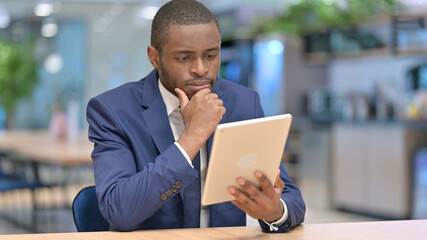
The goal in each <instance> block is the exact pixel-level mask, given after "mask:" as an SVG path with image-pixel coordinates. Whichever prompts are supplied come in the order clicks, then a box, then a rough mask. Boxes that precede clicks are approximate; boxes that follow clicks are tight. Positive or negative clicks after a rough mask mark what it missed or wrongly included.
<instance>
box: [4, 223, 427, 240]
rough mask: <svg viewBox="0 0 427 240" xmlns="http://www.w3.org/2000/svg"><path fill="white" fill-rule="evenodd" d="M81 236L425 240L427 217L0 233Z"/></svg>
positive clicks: (36, 238)
mask: <svg viewBox="0 0 427 240" xmlns="http://www.w3.org/2000/svg"><path fill="white" fill-rule="evenodd" d="M3 239H4V240H6V239H8V240H19V239H32V240H48V239H52V240H57V239H62V240H67V239H70V240H80V239H81V240H83V239H90V240H96V239H103V240H108V239H120V240H128V239H129V240H130V239H132V240H133V239H144V240H150V239H184V240H185V239H194V240H200V239H222V240H226V239H230V240H231V239H241V240H243V239H281V240H286V239H328V240H333V239H337V240H343V239H344V240H346V239H355V240H356V239H357V240H360V239H363V240H364V239H375V240H376V239H387V240H394V239H427V220H408V221H383V222H359V223H327V224H307V225H302V226H299V227H296V228H294V229H292V230H291V231H289V232H287V233H280V234H269V233H262V232H261V229H260V228H259V227H229V228H204V229H171V230H149V231H135V232H89V233H49V234H22V235H3V236H1V235H0V240H3Z"/></svg>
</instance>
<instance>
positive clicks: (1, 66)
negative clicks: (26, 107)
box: [0, 41, 38, 128]
mask: <svg viewBox="0 0 427 240" xmlns="http://www.w3.org/2000/svg"><path fill="white" fill-rule="evenodd" d="M37 82H38V79H37V64H36V60H35V59H34V55H33V43H32V42H31V41H27V42H20V43H11V42H7V41H0V106H1V107H3V108H4V109H5V111H6V128H11V127H13V124H14V110H15V107H16V105H17V103H18V101H19V100H20V99H22V98H25V97H29V96H31V94H32V91H33V88H34V87H35V86H36V84H37Z"/></svg>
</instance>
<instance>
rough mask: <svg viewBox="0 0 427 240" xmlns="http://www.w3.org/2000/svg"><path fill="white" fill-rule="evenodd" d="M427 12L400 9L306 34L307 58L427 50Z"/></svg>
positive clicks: (324, 60)
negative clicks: (396, 11) (367, 20)
mask: <svg viewBox="0 0 427 240" xmlns="http://www.w3.org/2000/svg"><path fill="white" fill-rule="evenodd" d="M426 19H427V14H425V13H412V12H409V11H408V12H401V13H398V14H397V15H393V16H378V17H377V18H375V19H373V20H371V21H369V22H364V23H360V24H358V25H357V26H354V27H352V28H347V29H330V30H328V31H323V32H318V33H313V34H310V35H307V36H305V37H304V53H305V59H306V62H307V63H309V64H314V65H324V64H328V63H329V61H331V60H336V59H349V58H360V57H378V56H396V55H422V54H426V53H427V28H426V25H427V24H426Z"/></svg>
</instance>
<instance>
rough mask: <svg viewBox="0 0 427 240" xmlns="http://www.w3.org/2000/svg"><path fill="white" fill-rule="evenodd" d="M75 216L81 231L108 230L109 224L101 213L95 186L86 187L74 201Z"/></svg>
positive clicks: (75, 221)
mask: <svg viewBox="0 0 427 240" xmlns="http://www.w3.org/2000/svg"><path fill="white" fill-rule="evenodd" d="M72 208H73V217H74V223H75V224H76V227H77V231H79V232H94V231H108V230H109V225H108V223H107V221H106V220H105V219H104V217H103V216H102V215H101V212H100V211H99V206H98V198H97V197H96V192H95V186H90V187H85V188H83V189H82V190H80V192H79V193H78V194H77V196H76V197H75V198H74V201H73V206H72Z"/></svg>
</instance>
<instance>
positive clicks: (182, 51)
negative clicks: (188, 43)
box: [174, 50, 194, 54]
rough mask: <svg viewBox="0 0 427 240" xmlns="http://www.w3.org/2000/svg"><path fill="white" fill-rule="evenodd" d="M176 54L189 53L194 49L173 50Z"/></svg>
mask: <svg viewBox="0 0 427 240" xmlns="http://www.w3.org/2000/svg"><path fill="white" fill-rule="evenodd" d="M174 52H175V53H177V54H189V53H194V51H191V50H176V51H174Z"/></svg>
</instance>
